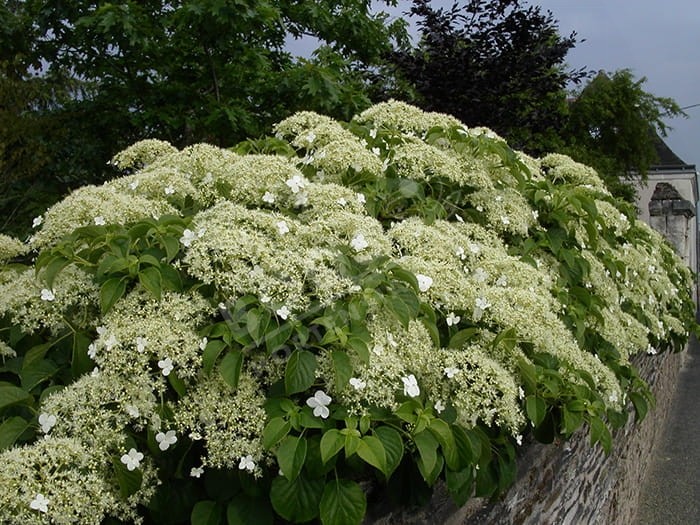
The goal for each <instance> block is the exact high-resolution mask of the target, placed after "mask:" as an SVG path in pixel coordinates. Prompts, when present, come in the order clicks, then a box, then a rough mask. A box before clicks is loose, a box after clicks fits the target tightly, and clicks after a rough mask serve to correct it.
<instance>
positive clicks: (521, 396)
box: [518, 386, 525, 399]
mask: <svg viewBox="0 0 700 525" xmlns="http://www.w3.org/2000/svg"><path fill="white" fill-rule="evenodd" d="M518 398H519V399H525V390H523V387H521V386H519V387H518Z"/></svg>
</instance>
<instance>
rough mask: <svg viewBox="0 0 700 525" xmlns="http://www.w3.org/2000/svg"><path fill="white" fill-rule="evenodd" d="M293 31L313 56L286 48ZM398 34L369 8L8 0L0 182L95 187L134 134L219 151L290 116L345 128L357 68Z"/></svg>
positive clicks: (291, 0) (353, 3) (358, 79)
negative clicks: (312, 47) (338, 121)
mask: <svg viewBox="0 0 700 525" xmlns="http://www.w3.org/2000/svg"><path fill="white" fill-rule="evenodd" d="M386 3H392V0H388V1H387V2H386ZM302 36H305V37H314V38H316V39H318V41H319V49H318V50H317V52H316V53H315V55H314V56H313V57H312V58H311V59H297V58H295V57H294V56H292V55H291V54H290V53H289V51H288V50H287V47H286V43H287V42H288V41H290V40H292V39H295V38H300V37H302ZM405 38H406V33H405V28H404V22H403V21H401V20H396V21H393V22H390V21H389V20H388V15H387V14H386V13H383V12H381V11H379V12H370V2H369V1H368V0H340V1H325V2H300V1H296V0H270V1H252V0H236V1H232V0H179V1H175V2H162V1H156V0H146V1H139V2H136V1H130V0H126V1H124V0H121V1H116V2H110V3H103V2H76V1H68V2H65V1H62V2H58V1H51V2H38V1H35V0H28V1H9V2H5V3H3V6H0V122H2V123H3V124H4V126H3V131H2V132H0V171H1V173H2V180H3V185H7V184H10V183H12V182H14V183H16V184H17V186H16V187H17V188H19V189H20V190H21V191H22V192H26V190H27V187H28V184H35V185H36V184H37V183H38V179H41V180H43V181H44V183H43V184H44V186H46V185H47V184H48V187H46V188H45V189H47V190H48V191H50V192H54V193H55V192H57V191H61V190H62V191H65V189H67V188H68V187H72V186H77V185H79V184H84V183H87V182H91V181H96V180H99V177H100V176H104V175H105V159H109V158H110V157H111V156H112V155H113V154H114V153H116V152H117V151H119V150H120V149H122V148H123V147H124V146H125V145H127V144H129V143H132V142H134V141H135V140H139V139H143V138H159V139H164V140H168V141H170V142H172V143H173V144H176V145H178V146H185V145H187V144H191V143H194V142H201V141H205V142H209V143H213V144H217V145H220V146H230V145H233V144H235V143H236V142H238V141H240V140H243V139H244V138H247V137H250V136H258V135H260V134H261V133H263V132H267V131H269V127H270V125H271V124H272V123H273V122H275V121H277V120H279V119H280V118H283V117H284V116H287V115H289V114H291V113H293V112H294V111H297V110H299V109H311V110H316V111H321V112H323V113H325V114H329V115H332V116H335V117H338V118H345V119H348V118H350V117H351V116H352V115H353V114H354V113H356V112H358V111H359V110H361V109H364V108H365V107H367V106H368V105H369V104H370V101H369V99H368V97H367V96H366V94H365V85H364V79H363V73H362V71H366V70H367V69H368V68H370V67H372V66H375V65H376V64H378V63H379V60H380V57H381V55H382V54H383V53H387V52H388V51H389V49H391V46H392V43H395V42H402V41H404V39H405ZM5 189H7V188H5ZM62 191H61V192H62ZM5 193H7V192H5ZM7 204H8V203H5V205H7ZM5 215H6V216H7V215H8V213H6V214H5ZM6 226H7V224H6Z"/></svg>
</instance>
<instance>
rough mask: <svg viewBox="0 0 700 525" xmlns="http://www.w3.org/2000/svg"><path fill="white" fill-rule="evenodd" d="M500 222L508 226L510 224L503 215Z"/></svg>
mask: <svg viewBox="0 0 700 525" xmlns="http://www.w3.org/2000/svg"><path fill="white" fill-rule="evenodd" d="M501 222H502V223H503V224H505V225H506V226H508V225H509V224H510V219H509V218H508V217H506V216H505V215H501Z"/></svg>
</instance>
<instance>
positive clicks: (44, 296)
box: [41, 288, 56, 301]
mask: <svg viewBox="0 0 700 525" xmlns="http://www.w3.org/2000/svg"><path fill="white" fill-rule="evenodd" d="M54 299H56V296H55V295H54V293H53V290H49V289H48V288H44V289H42V290H41V300H42V301H53V300H54Z"/></svg>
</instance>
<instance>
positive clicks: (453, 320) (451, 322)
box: [445, 312, 462, 326]
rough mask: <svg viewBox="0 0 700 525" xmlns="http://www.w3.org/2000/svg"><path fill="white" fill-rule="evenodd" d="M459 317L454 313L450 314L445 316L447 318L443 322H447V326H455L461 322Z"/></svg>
mask: <svg viewBox="0 0 700 525" xmlns="http://www.w3.org/2000/svg"><path fill="white" fill-rule="evenodd" d="M461 319H462V318H461V317H460V316H458V315H455V313H454V312H450V313H449V314H447V317H446V318H445V321H447V326H455V325H456V324H458V323H459V322H460V321H461Z"/></svg>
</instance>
